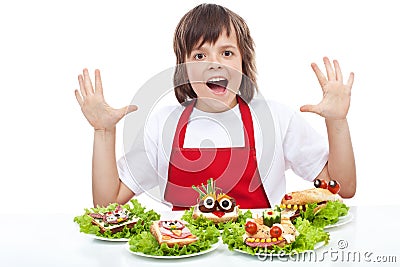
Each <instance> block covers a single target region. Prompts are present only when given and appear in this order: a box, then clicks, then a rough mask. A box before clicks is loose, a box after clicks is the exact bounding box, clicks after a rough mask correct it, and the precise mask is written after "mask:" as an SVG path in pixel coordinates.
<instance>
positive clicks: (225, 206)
mask: <svg viewBox="0 0 400 267" xmlns="http://www.w3.org/2000/svg"><path fill="white" fill-rule="evenodd" d="M218 204H219V208H220V209H222V210H223V211H228V210H230V209H231V208H232V205H233V203H232V201H231V200H230V199H229V198H226V197H223V198H221V199H220V200H219V201H218Z"/></svg>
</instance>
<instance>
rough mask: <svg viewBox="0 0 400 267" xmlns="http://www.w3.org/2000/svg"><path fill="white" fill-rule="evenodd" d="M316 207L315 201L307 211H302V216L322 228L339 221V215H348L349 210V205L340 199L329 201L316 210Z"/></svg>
mask: <svg viewBox="0 0 400 267" xmlns="http://www.w3.org/2000/svg"><path fill="white" fill-rule="evenodd" d="M316 207H317V204H315V203H314V204H309V205H308V207H307V208H306V210H305V211H301V212H300V216H301V217H302V218H303V219H306V220H308V221H310V222H311V223H312V224H313V225H314V226H316V227H320V228H324V227H325V226H327V225H331V224H335V223H337V222H338V221H339V217H342V216H345V215H347V213H348V211H349V207H348V206H346V204H344V203H343V202H340V201H328V202H327V203H326V205H325V207H323V208H321V209H319V210H317V211H316V212H314V209H315V208H316Z"/></svg>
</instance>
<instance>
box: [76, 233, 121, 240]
mask: <svg viewBox="0 0 400 267" xmlns="http://www.w3.org/2000/svg"><path fill="white" fill-rule="evenodd" d="M82 234H83V235H85V236H87V237H90V238H93V239H97V240H102V241H111V242H128V241H129V238H108V237H103V236H97V235H95V234H85V233H82Z"/></svg>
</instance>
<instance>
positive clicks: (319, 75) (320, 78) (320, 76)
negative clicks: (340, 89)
mask: <svg viewBox="0 0 400 267" xmlns="http://www.w3.org/2000/svg"><path fill="white" fill-rule="evenodd" d="M311 68H312V69H313V71H314V73H315V75H316V76H317V79H318V82H319V84H320V85H321V87H324V86H325V84H326V83H327V82H328V81H327V80H326V78H325V76H324V74H323V73H322V71H321V70H320V69H319V68H318V65H317V64H315V63H311Z"/></svg>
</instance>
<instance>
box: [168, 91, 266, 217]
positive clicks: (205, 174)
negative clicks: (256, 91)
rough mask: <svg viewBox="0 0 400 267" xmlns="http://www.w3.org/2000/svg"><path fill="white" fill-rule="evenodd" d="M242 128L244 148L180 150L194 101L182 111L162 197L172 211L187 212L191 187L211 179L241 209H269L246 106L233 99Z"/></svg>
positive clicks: (192, 194)
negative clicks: (237, 105) (236, 105)
mask: <svg viewBox="0 0 400 267" xmlns="http://www.w3.org/2000/svg"><path fill="white" fill-rule="evenodd" d="M237 100H238V103H239V109H240V113H241V117H242V121H243V126H244V127H243V128H244V139H245V146H244V147H228V148H183V143H184V140H185V134H186V127H187V124H188V121H189V118H190V114H191V113H192V111H193V107H194V105H195V104H196V101H195V100H194V101H192V103H190V104H189V105H188V106H187V107H186V108H185V110H184V111H183V113H182V115H181V117H180V119H179V122H178V125H177V129H176V132H175V136H174V141H173V144H172V150H171V157H170V163H169V168H168V183H167V186H166V189H165V195H164V198H165V200H167V201H168V202H170V203H172V204H173V210H182V209H188V208H190V207H191V206H194V205H196V204H197V203H198V197H199V194H198V193H197V192H196V191H195V190H193V188H192V185H195V186H199V185H201V184H202V183H203V184H206V182H207V180H208V179H209V178H214V180H215V181H216V186H217V187H218V188H221V189H222V192H223V193H225V194H227V195H229V196H230V197H233V198H235V199H236V203H237V205H239V206H240V207H241V208H244V209H249V208H252V209H258V208H269V207H270V203H269V200H268V197H267V195H266V193H265V190H264V186H263V184H262V182H261V178H260V173H259V172H258V167H257V166H258V165H257V158H256V149H255V142H254V129H253V119H252V117H251V113H250V109H249V107H248V105H247V104H246V103H245V102H244V101H243V100H242V99H241V98H240V97H237Z"/></svg>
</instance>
